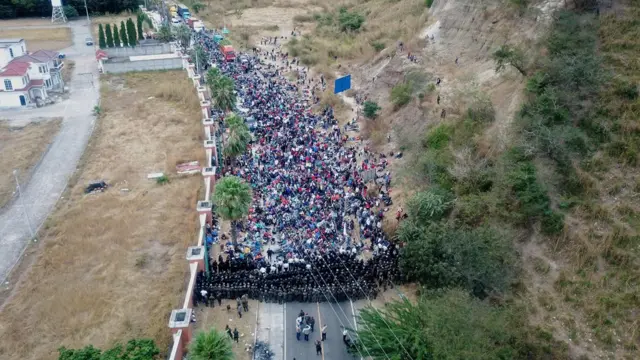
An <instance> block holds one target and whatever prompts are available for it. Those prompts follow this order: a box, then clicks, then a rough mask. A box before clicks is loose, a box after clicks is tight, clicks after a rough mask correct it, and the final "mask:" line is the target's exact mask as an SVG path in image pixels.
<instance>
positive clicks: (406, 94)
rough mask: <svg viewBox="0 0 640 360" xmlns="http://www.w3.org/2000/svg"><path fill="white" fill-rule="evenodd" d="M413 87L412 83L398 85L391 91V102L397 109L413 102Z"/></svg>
mask: <svg viewBox="0 0 640 360" xmlns="http://www.w3.org/2000/svg"><path fill="white" fill-rule="evenodd" d="M411 93H412V86H411V83H410V82H407V83H404V84H398V85H396V86H394V87H393V88H392V89H391V102H392V103H393V105H395V107H396V108H399V107H402V106H404V105H406V104H408V103H409V101H411Z"/></svg>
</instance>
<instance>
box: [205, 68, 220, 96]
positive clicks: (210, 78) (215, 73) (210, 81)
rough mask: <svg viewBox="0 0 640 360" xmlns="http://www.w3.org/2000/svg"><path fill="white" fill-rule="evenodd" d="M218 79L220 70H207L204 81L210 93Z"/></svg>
mask: <svg viewBox="0 0 640 360" xmlns="http://www.w3.org/2000/svg"><path fill="white" fill-rule="evenodd" d="M218 77H220V69H218V68H217V67H212V68H209V70H207V74H206V75H205V77H204V79H205V82H206V83H207V86H208V87H209V89H211V91H213V87H214V84H215V82H216V81H217V80H218Z"/></svg>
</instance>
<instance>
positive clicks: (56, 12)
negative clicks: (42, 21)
mask: <svg viewBox="0 0 640 360" xmlns="http://www.w3.org/2000/svg"><path fill="white" fill-rule="evenodd" d="M51 8H53V10H52V11H51V22H52V23H58V22H61V23H66V22H67V17H66V16H65V15H64V10H63V9H62V1H61V0H51Z"/></svg>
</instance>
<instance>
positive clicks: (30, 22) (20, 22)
mask: <svg viewBox="0 0 640 360" xmlns="http://www.w3.org/2000/svg"><path fill="white" fill-rule="evenodd" d="M50 25H51V18H50V17H48V18H23V19H11V20H2V21H0V27H18V26H20V27H23V26H24V27H28V26H50Z"/></svg>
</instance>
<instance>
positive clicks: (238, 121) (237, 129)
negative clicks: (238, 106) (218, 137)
mask: <svg viewBox="0 0 640 360" xmlns="http://www.w3.org/2000/svg"><path fill="white" fill-rule="evenodd" d="M224 124H225V126H226V127H227V129H229V135H228V136H227V141H226V143H225V146H224V155H225V156H226V157H228V158H229V159H231V161H235V159H236V158H237V157H238V156H240V155H242V154H243V153H244V152H245V151H246V150H247V145H249V142H250V141H251V133H250V132H249V128H248V127H247V124H245V122H244V120H243V119H242V118H241V117H239V116H238V115H236V114H234V113H230V114H228V115H227V116H226V117H225V118H224Z"/></svg>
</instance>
